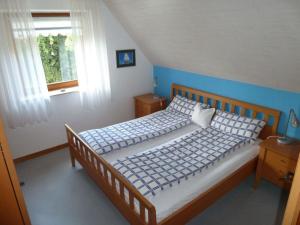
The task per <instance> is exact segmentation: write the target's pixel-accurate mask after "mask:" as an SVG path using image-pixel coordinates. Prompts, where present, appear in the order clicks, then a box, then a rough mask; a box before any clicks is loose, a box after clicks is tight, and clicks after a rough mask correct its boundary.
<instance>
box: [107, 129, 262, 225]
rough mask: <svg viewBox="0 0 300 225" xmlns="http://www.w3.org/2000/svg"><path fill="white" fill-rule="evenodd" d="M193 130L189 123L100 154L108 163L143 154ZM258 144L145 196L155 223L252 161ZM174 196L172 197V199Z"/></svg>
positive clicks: (244, 147)
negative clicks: (138, 142) (152, 210)
mask: <svg viewBox="0 0 300 225" xmlns="http://www.w3.org/2000/svg"><path fill="white" fill-rule="evenodd" d="M196 129H199V126H198V125H195V124H190V125H188V126H186V127H184V128H181V129H179V130H176V131H174V132H171V133H169V134H166V135H163V136H161V137H158V138H155V139H152V140H149V141H146V142H143V143H140V144H137V145H134V146H130V147H128V148H126V149H123V150H120V151H113V152H110V153H107V154H105V155H102V156H103V157H104V158H105V159H106V160H107V161H108V162H113V161H115V160H117V159H121V158H124V157H126V156H129V155H133V154H135V153H138V152H143V151H147V150H149V149H151V148H153V147H156V146H159V145H162V144H165V143H166V142H169V141H172V140H174V139H177V138H180V137H181V136H183V135H186V134H188V133H190V132H192V131H194V130H196ZM259 142H260V141H257V142H256V143H254V144H247V145H245V146H243V147H242V148H240V149H238V150H237V151H235V152H233V153H231V154H230V155H229V156H228V157H225V158H224V159H222V160H220V161H219V162H217V163H216V164H215V165H214V166H212V167H210V168H208V169H207V170H204V171H203V172H202V173H199V174H198V175H196V176H194V177H190V178H189V179H188V180H187V181H185V182H182V183H181V184H179V185H175V186H173V187H172V188H169V189H166V190H164V191H161V192H159V193H158V194H157V195H155V196H149V197H147V198H148V199H149V201H151V202H152V204H153V205H154V206H155V208H156V215H157V221H158V222H160V221H161V220H163V219H164V218H166V217H167V216H169V215H170V214H172V213H173V212H175V211H176V210H178V209H180V208H181V207H183V206H184V205H185V204H187V203H188V202H190V201H191V200H193V199H194V198H196V197H197V196H198V195H200V194H201V193H204V192H205V191H207V190H208V189H209V188H211V187H212V186H214V185H215V184H217V183H218V182H220V181H221V180H222V179H224V178H226V177H227V176H228V175H230V174H232V173H233V172H235V171H236V170H238V169H239V168H240V167H242V166H243V165H244V164H245V163H247V162H248V161H250V160H251V159H253V158H255V157H256V156H257V155H258V152H259V145H258V144H259ZM174 196H176V198H174Z"/></svg>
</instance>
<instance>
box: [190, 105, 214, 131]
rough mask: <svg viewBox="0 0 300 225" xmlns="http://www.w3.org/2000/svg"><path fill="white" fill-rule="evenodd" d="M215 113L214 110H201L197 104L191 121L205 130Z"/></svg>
mask: <svg viewBox="0 0 300 225" xmlns="http://www.w3.org/2000/svg"><path fill="white" fill-rule="evenodd" d="M215 111H216V109H215V108H210V109H203V108H201V106H200V104H199V103H197V105H196V106H195V109H194V112H193V114H192V121H193V122H194V123H196V124H198V125H199V126H200V127H202V128H207V127H209V125H210V122H211V118H212V117H213V115H214V113H215Z"/></svg>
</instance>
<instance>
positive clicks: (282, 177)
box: [262, 165, 295, 189]
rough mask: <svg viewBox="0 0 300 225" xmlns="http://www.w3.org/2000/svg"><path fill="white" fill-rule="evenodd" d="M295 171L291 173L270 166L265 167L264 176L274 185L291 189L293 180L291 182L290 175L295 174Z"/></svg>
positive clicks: (284, 169) (285, 169) (283, 168)
mask: <svg viewBox="0 0 300 225" xmlns="http://www.w3.org/2000/svg"><path fill="white" fill-rule="evenodd" d="M294 172H295V171H290V170H288V169H287V168H285V167H282V168H279V167H278V168H275V169H274V168H271V167H268V165H264V169H263V174H262V175H263V176H264V177H265V178H266V179H267V180H269V181H271V182H272V183H274V184H276V185H278V186H280V187H282V188H286V189H289V188H290V187H291V183H292V179H291V180H289V179H287V178H288V175H289V174H293V173H294Z"/></svg>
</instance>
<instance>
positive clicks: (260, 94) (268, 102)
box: [153, 66, 300, 139]
mask: <svg viewBox="0 0 300 225" xmlns="http://www.w3.org/2000/svg"><path fill="white" fill-rule="evenodd" d="M153 76H154V81H155V83H156V84H157V86H156V87H155V88H154V92H155V94H157V95H160V96H166V97H169V96H170V90H171V84H172V83H176V84H181V85H185V86H189V87H192V88H196V89H201V90H203V91H207V92H212V93H215V94H218V95H223V96H227V97H230V98H234V99H238V100H242V101H246V102H249V103H253V104H257V105H262V106H266V107H269V108H274V109H278V110H280V111H281V112H282V114H281V119H280V123H279V132H280V133H282V132H283V131H284V127H285V123H286V121H287V119H288V114H289V110H290V108H294V109H295V111H296V114H297V116H298V118H299V117H300V93H295V92H289V91H284V90H279V89H273V88H268V87H263V86H258V85H253V84H248V83H243V82H239V81H232V80H225V79H220V78H215V77H211V76H206V75H202V74H196V73H191V72H185V71H180V70H176V69H171V68H166V67H161V66H154V68H153ZM299 76H300V74H299ZM299 88H300V87H299ZM288 135H289V136H292V137H295V138H297V139H300V128H298V129H295V128H293V127H289V132H288Z"/></svg>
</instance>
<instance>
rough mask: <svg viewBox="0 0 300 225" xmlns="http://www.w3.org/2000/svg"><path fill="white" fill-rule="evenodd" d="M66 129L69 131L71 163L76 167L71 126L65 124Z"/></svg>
mask: <svg viewBox="0 0 300 225" xmlns="http://www.w3.org/2000/svg"><path fill="white" fill-rule="evenodd" d="M65 127H66V131H67V136H68V146H69V153H70V158H71V165H72V167H75V157H74V155H73V149H72V141H71V133H70V129H71V128H70V127H69V126H68V125H67V124H65Z"/></svg>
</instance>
